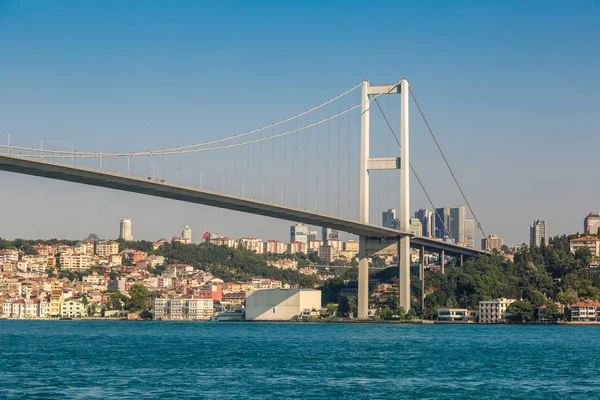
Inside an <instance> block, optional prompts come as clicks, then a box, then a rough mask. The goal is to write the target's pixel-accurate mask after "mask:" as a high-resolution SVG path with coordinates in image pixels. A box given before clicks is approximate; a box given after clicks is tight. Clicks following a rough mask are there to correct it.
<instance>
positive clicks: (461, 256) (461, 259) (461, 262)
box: [459, 254, 464, 267]
mask: <svg viewBox="0 0 600 400" xmlns="http://www.w3.org/2000/svg"><path fill="white" fill-rule="evenodd" d="M459 262H460V264H459V265H460V266H461V267H462V266H463V262H464V259H463V255H462V254H461V255H460V259H459Z"/></svg>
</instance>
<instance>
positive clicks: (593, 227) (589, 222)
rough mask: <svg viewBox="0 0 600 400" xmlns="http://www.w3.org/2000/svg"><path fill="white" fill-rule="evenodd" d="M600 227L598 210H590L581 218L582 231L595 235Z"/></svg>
mask: <svg viewBox="0 0 600 400" xmlns="http://www.w3.org/2000/svg"><path fill="white" fill-rule="evenodd" d="M599 228H600V212H591V213H589V214H588V216H587V217H585V219H584V220H583V232H584V233H591V234H592V235H596V234H597V233H598V229H599Z"/></svg>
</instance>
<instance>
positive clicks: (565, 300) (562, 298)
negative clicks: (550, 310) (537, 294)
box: [556, 292, 577, 306]
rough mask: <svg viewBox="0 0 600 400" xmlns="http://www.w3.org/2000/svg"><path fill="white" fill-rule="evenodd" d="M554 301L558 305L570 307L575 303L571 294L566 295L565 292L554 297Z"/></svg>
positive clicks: (575, 299)
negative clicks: (556, 301)
mask: <svg viewBox="0 0 600 400" xmlns="http://www.w3.org/2000/svg"><path fill="white" fill-rule="evenodd" d="M556 299H557V300H558V302H559V303H561V304H564V305H566V306H570V305H571V304H573V303H575V302H576V301H577V297H575V296H574V295H572V294H571V293H567V292H560V293H558V295H557V296H556Z"/></svg>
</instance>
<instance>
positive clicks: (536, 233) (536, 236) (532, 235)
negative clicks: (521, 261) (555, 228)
mask: <svg viewBox="0 0 600 400" xmlns="http://www.w3.org/2000/svg"><path fill="white" fill-rule="evenodd" d="M545 240H546V221H544V220H543V219H541V218H539V219H536V220H535V221H533V224H531V226H530V227H529V244H530V245H531V246H540V245H541V244H542V242H543V241H545Z"/></svg>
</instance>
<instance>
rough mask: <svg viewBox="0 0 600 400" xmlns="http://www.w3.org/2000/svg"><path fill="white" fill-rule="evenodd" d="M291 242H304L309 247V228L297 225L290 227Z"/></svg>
mask: <svg viewBox="0 0 600 400" xmlns="http://www.w3.org/2000/svg"><path fill="white" fill-rule="evenodd" d="M290 242H292V243H293V242H302V243H304V244H306V245H308V226H306V225H304V224H296V225H292V226H291V227H290Z"/></svg>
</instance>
